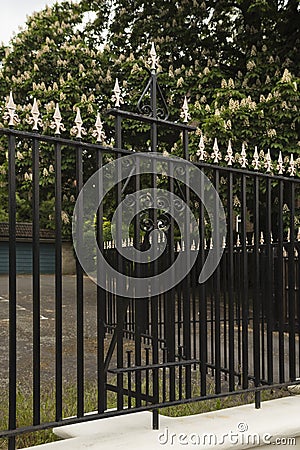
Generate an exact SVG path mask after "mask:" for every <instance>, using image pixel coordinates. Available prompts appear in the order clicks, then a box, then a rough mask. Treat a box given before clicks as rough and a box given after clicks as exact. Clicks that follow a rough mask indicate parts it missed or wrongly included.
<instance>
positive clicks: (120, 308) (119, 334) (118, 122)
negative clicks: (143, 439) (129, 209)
mask: <svg viewBox="0 0 300 450" xmlns="http://www.w3.org/2000/svg"><path fill="white" fill-rule="evenodd" d="M115 142H116V147H117V148H121V147H122V118H121V116H120V115H118V114H117V115H116V117H115ZM121 156H122V155H121V153H118V154H117V157H118V158H121ZM118 162H120V161H118ZM117 170H118V176H120V175H121V170H122V169H121V166H120V164H118V166H117ZM116 191H117V192H116V196H117V197H116V199H117V205H118V206H119V205H120V203H121V201H122V182H119V183H118V184H117V187H116ZM119 217H120V218H119V220H118V223H117V229H116V240H117V242H118V243H119V245H120V243H121V239H122V214H121V215H120V216H119ZM117 264H118V271H119V272H120V273H123V268H124V266H123V258H122V256H121V254H120V253H119V252H118V253H117ZM115 281H116V282H119V280H115ZM116 302H117V305H116V308H117V329H116V344H117V367H118V368H121V367H123V324H124V320H125V315H126V311H127V305H128V303H127V301H126V300H125V299H124V298H123V297H118V296H117V297H116ZM135 332H136V330H135ZM135 342H136V337H135ZM135 357H137V355H136V354H135ZM123 381H124V380H123V375H122V374H118V375H117V408H118V410H120V409H123V407H124V396H123ZM137 401H138V400H137Z"/></svg>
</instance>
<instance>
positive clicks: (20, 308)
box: [0, 297, 48, 320]
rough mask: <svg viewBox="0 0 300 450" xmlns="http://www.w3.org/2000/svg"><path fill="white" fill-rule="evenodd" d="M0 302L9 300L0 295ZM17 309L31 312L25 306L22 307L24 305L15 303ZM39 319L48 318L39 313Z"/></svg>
mask: <svg viewBox="0 0 300 450" xmlns="http://www.w3.org/2000/svg"><path fill="white" fill-rule="evenodd" d="M0 303H9V300H8V299H7V298H3V297H0ZM16 308H17V311H27V312H29V313H31V314H32V312H31V311H29V310H28V309H27V308H24V306H21V305H18V304H17V305H16ZM40 320H48V317H45V316H43V315H42V314H41V315H40Z"/></svg>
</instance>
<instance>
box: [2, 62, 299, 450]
mask: <svg viewBox="0 0 300 450" xmlns="http://www.w3.org/2000/svg"><path fill="white" fill-rule="evenodd" d="M147 89H149V90H150V100H151V101H150V106H149V108H150V109H149V108H148V109H147V110H146V109H144V110H141V112H140V113H139V114H134V113H129V112H127V111H123V110H121V109H120V108H119V100H120V98H119V97H120V92H119V90H118V86H117V89H115V101H116V106H117V108H115V109H113V110H110V111H109V114H111V115H114V116H115V128H116V130H115V146H114V147H109V146H106V145H105V144H103V143H101V142H100V141H101V139H102V138H103V135H102V134H101V133H102V128H101V127H102V125H100V124H99V120H98V122H97V123H96V135H95V136H96V138H97V143H96V144H91V143H88V142H83V141H82V140H81V131H82V122H81V119H80V113H79V112H78V113H77V117H76V133H77V140H74V139H64V138H62V137H60V135H59V133H60V124H61V118H59V117H57V116H56V119H55V126H56V135H55V136H50V135H42V134H40V133H39V132H38V119H39V112H38V109H37V108H36V105H35V106H34V108H33V112H32V116H33V131H31V132H25V131H19V130H17V129H15V128H14V125H15V123H16V122H15V119H16V117H15V105H14V103H13V100H12V97H11V98H10V101H9V103H8V119H9V128H2V129H0V134H1V136H3V138H2V139H4V141H5V143H4V145H5V146H6V149H7V152H8V164H9V170H8V189H9V197H8V208H9V234H10V240H9V311H8V331H7V335H6V337H5V338H3V339H5V342H4V344H3V345H2V344H1V345H2V348H4V349H5V352H6V353H7V357H8V361H9V362H8V372H7V379H8V380H9V382H8V386H7V389H8V411H9V420H8V424H7V429H6V430H3V431H1V433H0V437H1V438H5V439H8V445H9V449H14V448H15V444H16V437H17V436H19V435H21V434H24V433H28V432H34V431H38V430H43V429H49V428H52V427H55V426H61V425H66V424H71V423H78V422H84V421H90V420H95V419H98V418H103V417H109V416H116V415H121V414H128V413H133V412H136V411H143V410H151V411H153V427H154V428H157V427H158V425H159V423H158V410H159V409H160V408H162V407H164V406H171V405H178V404H183V403H189V402H196V401H201V400H204V399H209V398H218V397H222V396H227V395H229V394H232V395H234V394H237V393H243V392H252V391H253V392H255V393H256V406H257V407H259V403H260V395H259V394H260V392H261V390H263V389H266V388H268V387H270V386H272V387H274V386H277V387H279V386H280V387H283V386H287V385H289V384H290V383H291V382H293V383H294V382H295V380H296V379H297V378H298V377H299V376H300V373H299V369H300V360H299V358H300V340H299V332H300V321H299V307H300V295H299V252H300V235H299V230H298V228H297V226H298V225H297V224H298V222H297V218H298V220H299V217H298V216H297V214H298V208H299V198H300V196H299V194H300V180H299V178H297V177H296V166H295V162H294V160H293V158H292V157H291V158H290V159H289V162H288V163H287V164H286V163H284V162H283V160H282V157H281V155H280V156H279V161H278V163H277V164H276V165H274V164H273V165H272V161H271V160H270V155H269V154H267V155H266V157H265V160H264V161H263V162H262V161H260V159H259V158H261V157H260V156H259V155H258V154H257V151H255V152H254V154H253V161H252V163H250V162H248V160H247V155H246V150H245V148H243V149H242V153H241V156H240V159H239V161H235V159H234V156H233V153H232V149H231V146H229V147H228V150H227V154H226V157H225V158H224V161H226V162H225V165H222V163H221V162H220V161H221V158H222V155H221V153H220V151H219V149H218V148H217V147H216V146H214V149H213V156H212V157H211V159H212V162H209V158H208V157H207V156H205V154H206V155H207V152H206V151H205V150H204V142H203V138H201V140H200V146H199V152H198V155H197V156H198V159H197V161H194V162H193V165H194V166H195V167H199V168H200V169H201V170H202V171H203V172H204V173H205V174H206V175H207V177H208V178H209V180H210V181H211V183H212V185H213V186H214V188H215V190H216V192H217V193H218V195H219V197H220V199H221V202H222V204H223V206H224V210H225V213H226V220H227V234H226V236H224V238H223V242H215V241H214V240H213V239H212V231H211V229H210V226H209V224H208V223H207V220H208V219H207V213H206V211H205V208H204V205H203V204H202V202H201V201H200V199H199V198H198V197H197V195H195V193H192V192H191V191H190V190H189V189H188V188H187V187H186V186H183V183H182V182H180V181H178V180H176V177H173V178H172V177H168V176H167V177H161V179H162V180H163V181H162V180H161V179H160V177H159V176H158V175H154V176H151V177H142V176H140V175H138V174H136V173H135V172H134V171H133V172H132V173H131V176H130V177H129V180H126V182H125V183H123V184H122V183H118V184H117V186H116V189H115V190H114V191H113V195H112V196H111V197H110V199H109V202H108V203H105V202H104V203H102V204H101V205H100V207H99V209H98V211H97V227H96V228H95V229H96V233H97V240H98V245H99V248H100V250H101V252H102V253H103V254H104V256H105V259H106V260H107V261H109V263H110V265H112V266H113V267H115V268H116V269H118V270H119V271H121V272H123V273H124V274H126V276H128V277H130V276H132V275H135V276H137V277H140V278H141V277H145V278H146V277H147V276H149V275H155V274H157V273H159V272H160V271H163V270H164V269H165V268H166V267H168V266H169V265H171V264H172V263H173V262H174V261H176V259H177V258H178V256H179V254H180V253H184V254H186V262H187V263H188V259H189V258H191V255H192V254H193V253H195V252H196V254H197V256H196V262H195V264H194V265H193V267H192V269H191V271H189V272H188V274H187V275H186V276H185V277H184V279H183V280H182V281H180V282H179V283H177V282H176V279H175V280H174V286H173V287H172V288H171V289H169V290H167V291H166V290H164V288H163V286H162V289H161V292H160V293H159V294H157V295H155V296H153V295H151V292H149V295H148V296H147V297H146V298H142V299H141V298H135V297H134V296H131V297H130V298H129V297H126V296H122V297H120V296H117V295H116V294H114V289H113V286H114V285H115V284H116V283H118V280H117V278H113V277H111V276H110V277H107V279H106V288H104V287H103V286H97V289H96V291H95V297H94V306H95V314H96V316H95V327H94V329H93V331H92V334H93V338H94V343H95V348H96V359H95V361H94V369H95V372H96V380H97V389H96V403H97V408H96V409H97V410H96V411H94V412H91V411H89V410H87V408H86V405H85V394H86V393H85V388H86V385H87V383H88V381H89V380H88V377H87V375H86V371H85V363H86V355H87V343H86V341H85V336H86V334H87V329H86V322H85V319H86V314H87V312H86V301H85V299H86V297H85V284H84V283H85V281H86V279H85V276H84V270H83V268H82V266H81V264H80V263H79V261H77V268H76V279H74V282H75V283H76V310H75V312H74V318H75V320H74V329H73V331H72V332H73V334H74V333H75V334H76V358H75V359H76V361H75V365H76V414H75V415H74V417H66V416H65V413H64V406H63V402H64V394H63V388H64V384H65V383H66V382H67V380H65V368H64V339H65V338H66V333H65V331H64V324H63V307H64V302H65V299H64V294H63V276H62V212H63V210H62V196H63V184H62V179H63V171H62V163H63V162H64V156H65V154H67V153H68V152H69V153H70V152H72V153H73V154H74V153H75V154H76V161H75V163H74V172H75V173H76V177H75V178H76V183H75V184H76V191H77V195H79V193H80V191H81V189H82V187H83V185H84V182H85V181H86V178H87V176H86V174H85V166H86V164H87V163H86V161H89V158H86V155H92V156H91V157H92V158H93V161H94V166H93V167H94V170H95V168H96V169H97V168H102V167H103V166H104V165H105V164H106V162H107V161H108V160H109V159H116V160H117V159H118V158H122V157H123V156H125V155H127V154H132V152H131V151H130V150H128V149H127V150H125V149H124V147H125V145H124V143H123V142H122V120H124V119H126V120H135V121H142V122H144V123H146V124H148V126H149V131H150V137H151V149H150V151H149V158H150V157H152V159H153V161H158V160H163V161H166V164H167V165H168V164H170V165H172V164H174V162H173V160H172V158H170V157H169V156H168V155H157V154H154V153H152V152H151V151H153V152H155V151H158V150H159V145H158V141H157V137H158V131H159V129H160V127H164V128H174V129H175V130H177V131H178V132H180V133H181V136H182V142H183V146H182V148H183V154H182V155H181V157H182V158H183V159H185V160H187V161H189V160H190V155H189V133H191V132H194V131H195V128H194V127H190V126H188V125H187V124H186V123H185V121H187V111H186V103H185V109H184V114H183V119H184V123H174V122H169V121H167V120H166V117H164V118H163V119H161V118H160V115H159V114H158V112H159V111H158V107H157V104H156V92H157V89H158V85H157V79H156V71H155V59H154V61H153V67H152V70H151V73H150V79H149V84H148V86H147ZM141 104H142V102H140V103H139V107H140V108H142V106H141ZM164 106H165V104H164ZM146 112H147V114H148V115H146ZM144 113H145V114H144ZM24 142H26V143H27V144H28V143H29V147H30V148H31V153H32V170H31V173H32V223H33V233H32V254H33V273H32V311H31V313H32V331H31V333H28V340H29V342H30V343H32V364H31V365H30V366H31V369H30V371H29V372H30V376H29V379H31V382H32V390H31V391H30V395H32V402H33V403H32V420H31V421H30V423H28V424H26V425H25V426H24V425H23V424H22V425H20V421H19V415H20V411H19V410H18V407H17V406H18V405H17V392H18V384H19V381H21V379H22V373H19V372H18V357H19V351H21V350H22V349H21V350H20V348H19V347H18V345H19V340H20V334H19V332H18V323H19V320H20V317H19V315H18V308H17V299H18V294H17V283H18V277H17V273H16V214H17V200H16V197H17V193H18V189H19V188H20V177H19V173H18V172H17V171H16V152H17V151H19V150H20V149H22V145H23V143H24ZM44 146H46V147H44ZM45 148H46V149H47V150H46V151H47V152H48V154H49V152H50V154H51V152H53V153H52V154H53V161H52V164H53V167H54V176H55V181H54V189H53V195H54V196H55V211H54V215H55V248H56V258H55V262H56V272H55V281H54V283H55V293H54V296H55V299H54V301H55V313H54V323H55V326H54V330H53V339H54V343H53V345H54V349H55V352H54V355H55V362H54V365H55V367H54V375H55V377H54V380H51V383H53V385H54V391H55V411H53V417H50V418H47V419H46V420H44V419H42V417H41V409H42V389H43V383H45V382H46V383H47V382H49V383H50V380H48V381H47V380H43V368H42V364H41V353H42V352H43V345H44V344H43V340H42V339H41V336H42V332H41V301H42V298H41V275H40V262H39V255H40V233H39V229H40V225H39V223H40V199H41V195H42V193H41V188H40V174H41V170H42V165H41V162H42V158H43V149H45ZM49 149H50V151H49ZM151 154H152V156H151ZM137 161H138V156H137ZM261 163H262V164H263V165H264V167H265V168H266V170H265V173H262V172H259V171H258V170H257V169H258V168H259V164H261ZM251 165H252V167H253V169H254V170H252V169H251V168H250V167H251ZM160 182H161V183H162V186H165V187H166V186H167V189H168V190H169V191H170V192H172V193H177V194H178V195H179V196H181V198H182V201H183V202H185V203H187V204H188V205H189V206H190V208H191V209H192V210H193V211H194V212H195V216H196V218H197V224H198V228H199V239H198V240H196V241H193V240H191V239H189V238H185V240H183V238H182V236H180V234H178V230H177V228H176V223H175V220H174V219H173V218H172V217H168V218H167V219H166V217H162V215H159V214H158V213H157V211H154V210H153V208H151V207H149V208H148V216H147V217H146V219H145V217H144V216H139V215H137V216H136V217H135V219H134V221H133V225H132V233H131V235H130V238H129V239H128V240H127V241H123V242H122V243H121V245H123V247H131V246H132V247H134V248H136V249H139V250H140V251H144V250H145V249H146V248H148V246H151V245H152V244H153V242H151V238H150V235H151V231H152V230H153V229H154V228H158V229H160V231H161V234H160V239H161V244H165V245H166V248H165V251H164V253H163V255H162V256H161V257H160V258H159V259H158V261H156V262H152V263H143V264H142V263H141V264H139V263H135V262H131V261H128V260H127V259H126V258H123V257H122V256H120V254H119V252H118V251H117V250H116V249H115V248H114V247H115V243H114V242H113V241H109V242H107V241H105V239H104V231H103V225H102V224H103V218H104V217H105V215H106V211H105V208H107V207H111V205H114V207H116V206H118V205H119V204H120V203H121V201H122V200H123V199H124V198H125V197H126V195H129V194H132V192H133V191H134V190H139V189H141V188H145V189H150V188H152V187H157V185H159V184H160ZM145 220H146V222H145ZM159 220H160V221H162V220H166V223H164V224H163V225H164V226H162V227H159V225H158V222H159ZM149 224H150V225H151V226H150V227H149ZM79 239H80V238H79ZM117 239H119V240H120V239H121V238H120V236H119V237H118V236H117ZM159 245H160V243H159V242H158V247H159ZM214 246H219V247H222V248H223V250H224V252H223V255H222V258H221V260H220V263H219V265H218V266H217V267H216V270H215V271H214V273H213V274H212V276H211V277H210V278H209V279H208V280H206V281H205V282H204V283H201V284H199V282H198V277H199V273H200V272H201V269H202V268H203V265H204V262H205V260H206V258H207V256H208V252H209V250H210V249H211V248H213V247H214ZM90 256H91V261H92V264H94V265H95V267H96V271H101V270H102V267H99V264H98V266H97V256H96V255H94V254H91V255H90ZM171 276H174V274H173V275H172V274H171ZM70 314H71V312H70ZM6 339H7V340H6ZM22 341H24V337H22ZM3 358H4V356H3ZM111 392H112V393H114V395H115V405H114V406H115V408H114V409H109V410H108V406H110V405H108V403H107V399H108V394H109V393H111ZM87 413H89V414H87Z"/></svg>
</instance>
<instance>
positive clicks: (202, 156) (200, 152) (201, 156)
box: [196, 134, 206, 161]
mask: <svg viewBox="0 0 300 450" xmlns="http://www.w3.org/2000/svg"><path fill="white" fill-rule="evenodd" d="M204 149H205V145H204V137H203V134H201V136H200V142H199V145H198V150H197V152H196V155H197V156H198V157H199V161H204V160H205V158H206V151H205V150H204Z"/></svg>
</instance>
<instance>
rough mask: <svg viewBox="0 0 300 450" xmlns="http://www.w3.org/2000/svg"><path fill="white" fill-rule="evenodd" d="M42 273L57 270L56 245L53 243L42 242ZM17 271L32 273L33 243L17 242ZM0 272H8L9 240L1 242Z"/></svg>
mask: <svg viewBox="0 0 300 450" xmlns="http://www.w3.org/2000/svg"><path fill="white" fill-rule="evenodd" d="M40 268H41V273H54V272H55V247H54V245H53V244H45V243H43V244H40ZM17 273H19V274H22V273H23V274H31V273H32V245H31V244H30V243H27V242H26V243H25V242H17ZM0 274H8V242H0Z"/></svg>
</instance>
